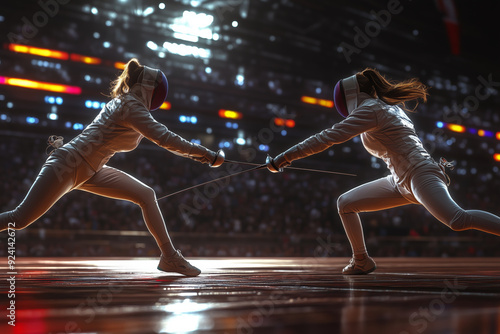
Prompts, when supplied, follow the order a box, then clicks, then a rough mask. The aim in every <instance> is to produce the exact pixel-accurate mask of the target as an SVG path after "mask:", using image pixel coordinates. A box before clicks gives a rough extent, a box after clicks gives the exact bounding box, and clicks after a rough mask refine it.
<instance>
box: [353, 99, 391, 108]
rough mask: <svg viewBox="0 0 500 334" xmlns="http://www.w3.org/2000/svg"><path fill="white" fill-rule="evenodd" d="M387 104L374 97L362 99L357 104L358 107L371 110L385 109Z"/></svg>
mask: <svg viewBox="0 0 500 334" xmlns="http://www.w3.org/2000/svg"><path fill="white" fill-rule="evenodd" d="M386 106H387V104H386V103H385V102H384V101H382V100H380V99H375V98H369V99H365V100H363V102H362V103H361V104H360V105H359V107H365V108H369V109H371V110H382V109H385V107H386Z"/></svg>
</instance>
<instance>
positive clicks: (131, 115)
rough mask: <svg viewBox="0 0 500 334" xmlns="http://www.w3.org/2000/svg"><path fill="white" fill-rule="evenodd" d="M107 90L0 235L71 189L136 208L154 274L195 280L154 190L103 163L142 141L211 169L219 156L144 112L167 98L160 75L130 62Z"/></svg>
mask: <svg viewBox="0 0 500 334" xmlns="http://www.w3.org/2000/svg"><path fill="white" fill-rule="evenodd" d="M111 88H112V91H111V97H112V100H111V101H109V102H108V103H107V104H106V106H105V107H104V108H103V109H102V110H101V112H100V113H99V114H98V115H97V117H96V118H95V119H94V120H93V121H92V123H91V124H90V125H89V126H87V127H86V128H85V129H84V130H83V131H82V133H81V134H80V135H78V136H77V137H75V138H74V139H73V140H71V141H70V142H68V143H66V144H64V145H63V146H61V145H62V140H61V139H60V138H59V139H58V140H55V143H53V144H54V146H55V147H57V148H56V149H55V150H54V151H53V152H52V154H51V155H50V156H49V158H48V159H47V161H46V162H45V164H44V165H43V166H42V169H41V171H40V173H39V175H38V177H37V178H36V180H35V182H34V183H33V185H32V186H31V188H30V190H29V192H28V194H27V195H26V197H25V198H24V200H23V201H22V202H21V204H19V206H17V207H16V208H15V209H14V210H12V211H8V212H4V213H2V214H0V231H3V230H5V229H7V227H8V226H9V227H13V228H14V229H16V230H19V229H23V228H25V227H27V226H28V225H30V224H31V223H33V222H34V221H36V220H37V219H38V218H39V217H40V216H42V215H43V214H44V213H45V212H46V211H47V210H49V209H50V207H52V205H54V203H56V202H57V200H59V198H61V197H62V196H63V195H64V194H66V193H68V192H69V191H71V190H74V189H77V190H83V191H87V192H90V193H94V194H98V195H102V196H106V197H110V198H115V199H121V200H127V201H130V202H133V203H136V204H138V205H139V206H140V207H141V209H142V214H143V217H144V221H145V222H146V226H147V227H148V229H149V231H150V232H151V234H152V235H153V237H154V238H155V240H156V242H157V244H158V246H159V248H160V250H161V257H160V263H159V265H158V269H159V270H162V271H167V272H178V273H181V274H183V275H186V276H197V275H199V274H200V270H199V269H198V268H196V267H195V266H193V265H191V264H190V263H189V262H188V261H186V260H185V259H184V257H183V256H182V254H181V252H180V251H179V250H176V249H175V248H174V246H173V244H172V241H171V240H170V237H169V235H168V232H167V228H166V226H165V222H164V220H163V216H162V214H161V211H160V209H159V207H158V204H157V202H156V194H155V192H154V190H153V189H152V188H151V187H149V186H147V185H145V184H144V183H142V182H141V181H139V180H137V179H136V178H134V177H133V176H131V175H128V174H126V173H124V172H122V171H120V170H118V169H115V168H112V167H109V166H107V165H106V163H107V162H108V160H109V159H110V158H111V157H112V156H113V155H114V154H115V153H116V152H128V151H132V150H133V149H135V148H136V147H137V146H138V145H139V142H140V141H141V140H142V139H143V138H144V137H145V138H147V139H149V140H151V141H152V142H154V143H155V144H157V145H158V146H161V147H163V148H165V149H167V150H168V151H170V152H172V153H174V154H176V155H180V156H183V157H187V158H191V159H193V160H195V161H198V162H201V163H206V164H209V165H210V166H211V167H218V166H220V165H222V163H223V162H224V152H223V151H218V152H214V151H211V150H209V149H207V148H206V147H204V146H201V145H197V144H193V143H191V142H189V141H187V140H185V139H183V138H182V137H180V136H178V135H177V134H175V133H173V132H171V131H170V130H168V128H167V127H166V126H165V125H163V124H161V123H159V122H157V121H156V120H155V119H154V118H153V116H152V115H151V113H150V111H152V110H155V109H158V108H159V107H160V106H161V105H162V104H163V102H164V101H165V98H166V96H167V93H168V81H167V78H166V77H165V75H164V74H163V72H162V71H160V70H158V69H153V68H150V67H147V66H143V65H141V64H140V63H139V62H138V61H137V60H136V59H132V60H130V61H129V62H128V63H127V65H126V66H125V68H124V70H123V72H122V73H121V75H120V76H119V77H118V78H117V79H116V80H115V81H114V82H113V83H112V87H111Z"/></svg>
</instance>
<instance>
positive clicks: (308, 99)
mask: <svg viewBox="0 0 500 334" xmlns="http://www.w3.org/2000/svg"><path fill="white" fill-rule="evenodd" d="M301 101H302V102H304V103H308V104H316V105H319V106H322V107H326V108H333V101H331V100H323V99H318V98H315V97H312V96H302V98H301Z"/></svg>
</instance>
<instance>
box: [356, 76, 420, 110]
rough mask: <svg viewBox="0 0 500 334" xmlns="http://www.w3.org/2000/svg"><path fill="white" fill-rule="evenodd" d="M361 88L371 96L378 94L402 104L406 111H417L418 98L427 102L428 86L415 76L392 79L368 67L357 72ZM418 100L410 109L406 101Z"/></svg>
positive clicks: (392, 102) (385, 99)
mask: <svg viewBox="0 0 500 334" xmlns="http://www.w3.org/2000/svg"><path fill="white" fill-rule="evenodd" d="M356 79H357V80H358V84H359V90H360V91H361V92H365V93H367V94H369V95H371V96H376V97H378V98H379V99H381V100H382V101H384V102H385V103H387V104H390V105H396V104H400V105H401V106H402V108H403V109H404V110H406V111H415V109H416V108H417V106H418V99H422V100H423V101H424V102H427V95H428V93H427V89H428V88H427V86H425V85H424V84H423V83H421V82H420V81H419V80H418V79H416V78H413V79H409V80H405V81H401V82H395V81H390V80H388V79H386V78H385V77H384V76H382V75H381V74H380V73H379V72H378V71H377V70H375V69H372V68H366V69H364V70H363V71H361V72H359V73H357V74H356ZM412 100H417V104H416V105H415V107H414V108H413V109H408V108H407V107H406V105H405V102H407V101H412Z"/></svg>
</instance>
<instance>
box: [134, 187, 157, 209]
mask: <svg viewBox="0 0 500 334" xmlns="http://www.w3.org/2000/svg"><path fill="white" fill-rule="evenodd" d="M136 196H137V197H136V200H135V201H134V202H135V203H137V204H138V205H139V206H145V205H148V204H150V203H153V202H155V201H156V192H155V191H154V189H153V188H151V187H147V186H145V187H142V188H141V189H140V190H138V191H137V192H136Z"/></svg>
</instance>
